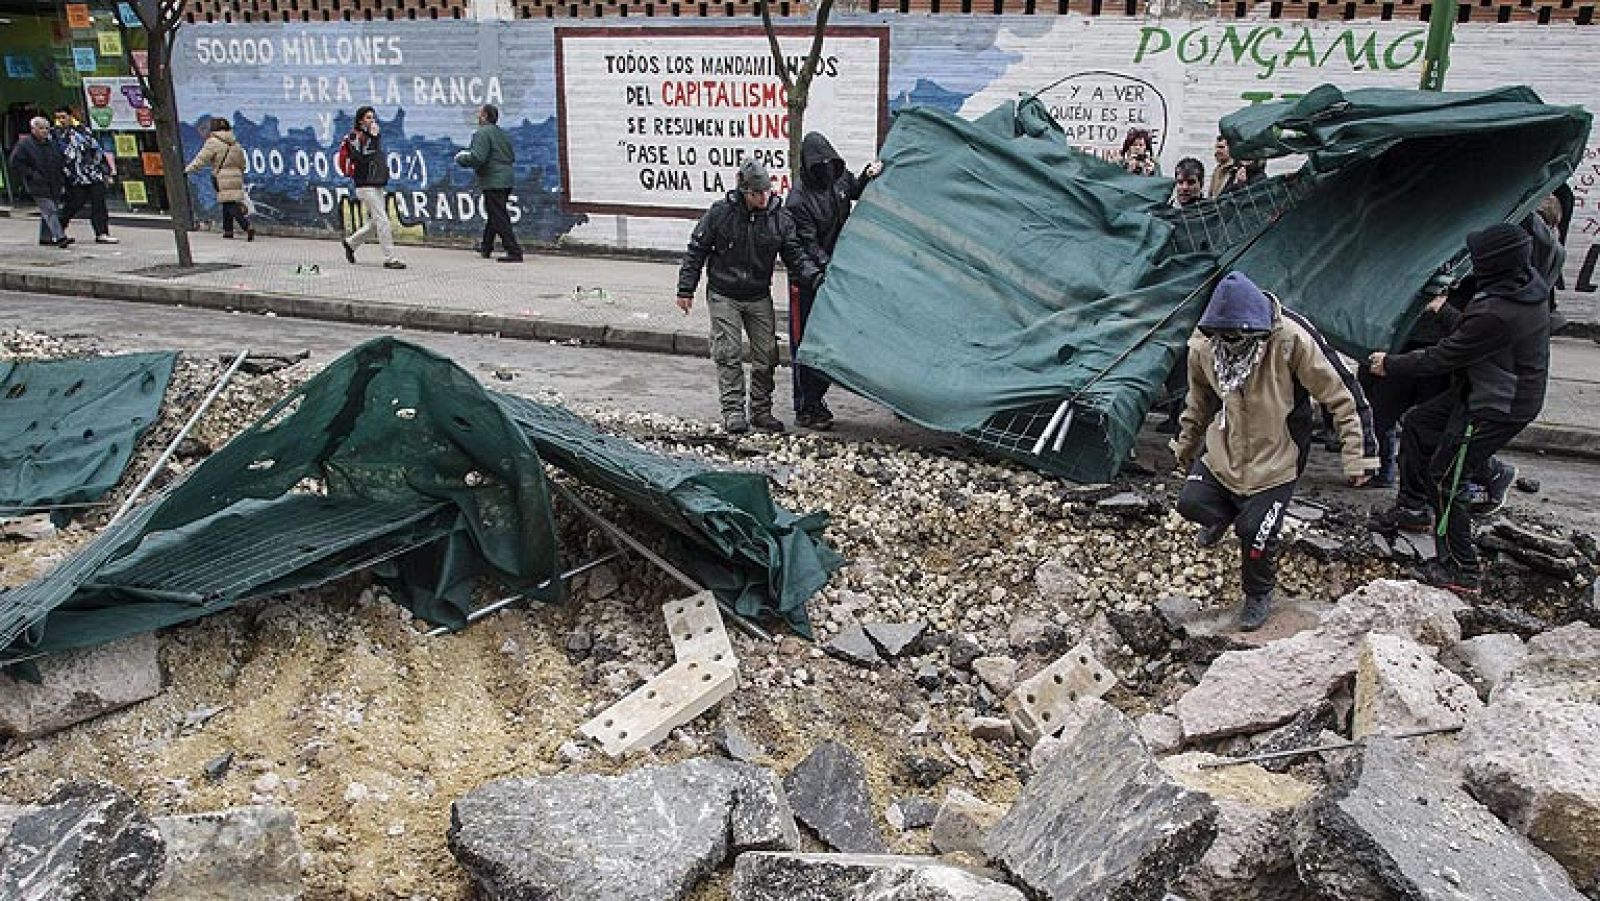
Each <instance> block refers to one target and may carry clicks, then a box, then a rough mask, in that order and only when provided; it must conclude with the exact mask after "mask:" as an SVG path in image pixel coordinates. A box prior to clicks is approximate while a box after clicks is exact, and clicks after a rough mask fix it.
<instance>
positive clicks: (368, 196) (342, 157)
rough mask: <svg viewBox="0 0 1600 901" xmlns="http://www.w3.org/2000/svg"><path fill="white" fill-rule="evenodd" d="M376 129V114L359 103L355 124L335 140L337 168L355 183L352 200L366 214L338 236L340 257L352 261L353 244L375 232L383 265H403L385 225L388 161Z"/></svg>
mask: <svg viewBox="0 0 1600 901" xmlns="http://www.w3.org/2000/svg"><path fill="white" fill-rule="evenodd" d="M378 132H379V129H378V114H377V113H376V112H375V111H374V110H373V109H372V107H370V106H363V107H361V108H360V109H357V110H356V121H355V127H354V128H352V129H351V130H350V133H349V134H347V135H345V136H344V140H343V141H342V142H341V143H340V144H339V155H338V158H337V161H338V164H339V172H340V173H341V174H343V175H344V176H345V177H347V178H349V179H351V180H352V181H354V182H355V183H356V200H357V202H359V203H360V205H361V209H362V211H363V212H364V213H365V214H366V217H367V221H366V223H365V224H364V225H362V226H361V227H360V228H358V229H356V230H355V231H354V232H352V233H351V234H350V235H349V236H348V237H341V238H340V239H339V243H340V244H341V245H343V246H344V258H345V259H346V260H349V261H350V262H351V263H352V264H353V263H355V261H356V248H357V247H360V246H361V245H362V244H365V243H366V242H367V241H369V240H371V238H372V235H373V233H374V232H376V233H377V235H378V244H379V245H380V246H381V247H383V268H385V269H404V268H406V264H405V263H404V262H402V261H401V260H400V258H399V257H397V256H395V253H394V234H393V232H392V231H391V230H390V228H389V211H388V209H387V194H386V192H385V191H384V188H385V187H386V186H387V185H388V184H389V161H388V158H387V157H386V156H384V153H383V139H382V138H380V137H379V135H378Z"/></svg>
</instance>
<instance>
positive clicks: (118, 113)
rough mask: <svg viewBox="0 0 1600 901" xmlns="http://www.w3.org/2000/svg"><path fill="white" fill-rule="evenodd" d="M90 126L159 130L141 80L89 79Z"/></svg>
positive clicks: (85, 89)
mask: <svg viewBox="0 0 1600 901" xmlns="http://www.w3.org/2000/svg"><path fill="white" fill-rule="evenodd" d="M83 95H84V97H86V98H87V99H88V103H87V104H86V105H85V108H86V109H87V110H88V111H89V124H90V125H92V126H94V127H95V128H97V129H101V130H105V129H114V130H116V131H151V130H153V129H154V128H155V127H156V120H155V116H154V115H153V114H152V113H151V110H150V104H149V103H148V102H146V101H145V99H144V89H142V88H140V87H139V79H137V78H85V79H84V80H83Z"/></svg>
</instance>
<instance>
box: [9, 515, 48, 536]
mask: <svg viewBox="0 0 1600 901" xmlns="http://www.w3.org/2000/svg"><path fill="white" fill-rule="evenodd" d="M56 531H57V530H56V524H55V523H54V522H53V521H52V520H51V519H50V514H48V513H35V514H33V515H31V516H0V538H11V539H15V540H17V541H49V540H50V539H52V538H54V537H56Z"/></svg>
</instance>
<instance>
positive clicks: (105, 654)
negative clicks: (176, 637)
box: [0, 633, 161, 738]
mask: <svg viewBox="0 0 1600 901" xmlns="http://www.w3.org/2000/svg"><path fill="white" fill-rule="evenodd" d="M159 648H160V642H159V640H158V639H157V638H156V636H155V634H154V633H146V634H143V635H136V636H133V637H132V638H125V639H122V640H121V641H114V642H112V643H110V644H105V645H101V646H99V647H95V648H87V649H84V650H81V651H62V652H61V653H58V654H51V655H49V656H48V657H43V658H41V659H39V660H37V661H36V663H37V664H38V666H39V674H40V676H41V678H42V681H41V682H40V683H37V684H35V683H33V682H28V681H25V680H22V679H18V678H15V677H13V676H9V675H4V674H0V735H13V736H17V737H19V738H36V737H38V736H41V735H48V734H50V733H51V732H56V731H59V730H61V729H65V728H67V727H68V726H71V725H73V724H75V723H80V722H83V721H84V720H87V719H92V718H94V717H97V716H100V715H101V714H104V713H109V712H111V711H113V710H119V709H121V708H123V707H127V706H128V705H130V704H136V703H138V702H139V701H143V700H146V699H147V698H153V697H155V696H156V695H158V694H160V693H161V665H160V661H159V659H158V654H157V652H158V650H159Z"/></svg>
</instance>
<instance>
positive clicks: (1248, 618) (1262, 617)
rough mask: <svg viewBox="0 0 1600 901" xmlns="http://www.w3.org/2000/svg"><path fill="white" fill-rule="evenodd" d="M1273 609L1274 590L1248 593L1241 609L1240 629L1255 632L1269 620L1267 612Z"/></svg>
mask: <svg viewBox="0 0 1600 901" xmlns="http://www.w3.org/2000/svg"><path fill="white" fill-rule="evenodd" d="M1271 610H1272V592H1271V591H1264V592H1262V593H1261V594H1246V595H1245V596H1244V606H1243V607H1241V608H1240V609H1239V631H1240V632H1254V631H1255V630H1257V629H1259V628H1261V627H1262V626H1263V625H1265V624H1266V622H1267V614H1268V613H1270V612H1271Z"/></svg>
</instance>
